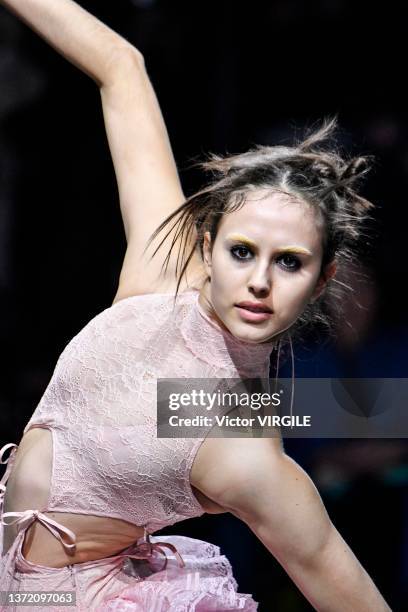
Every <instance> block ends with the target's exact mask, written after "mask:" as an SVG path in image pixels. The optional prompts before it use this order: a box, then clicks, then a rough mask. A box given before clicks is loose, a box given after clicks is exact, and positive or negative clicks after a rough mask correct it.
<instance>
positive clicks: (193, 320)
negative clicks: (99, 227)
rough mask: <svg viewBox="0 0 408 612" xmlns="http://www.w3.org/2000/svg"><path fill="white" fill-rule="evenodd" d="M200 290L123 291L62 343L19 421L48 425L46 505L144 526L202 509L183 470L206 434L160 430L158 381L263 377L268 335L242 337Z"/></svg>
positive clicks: (165, 522)
mask: <svg viewBox="0 0 408 612" xmlns="http://www.w3.org/2000/svg"><path fill="white" fill-rule="evenodd" d="M198 297H199V292H198V291H197V290H191V291H186V292H184V293H181V294H180V295H179V296H178V297H177V300H176V304H175V305H174V296H173V295H172V294H157V293H154V294H145V295H136V296H131V297H128V298H125V299H122V300H120V301H119V302H117V303H115V304H113V305H112V306H110V307H109V308H107V309H105V310H103V311H102V312H101V313H99V314H98V315H97V316H95V317H94V318H93V319H92V320H91V321H90V322H89V323H88V324H87V325H86V326H85V327H84V328H83V329H82V330H81V331H80V332H79V333H78V334H77V335H76V336H74V338H73V339H72V340H71V341H70V342H69V343H68V345H67V346H66V347H65V349H64V350H63V352H62V353H61V355H60V357H59V359H58V361H57V364H56V366H55V369H54V372H53V375H52V378H51V380H50V382H49V384H48V386H47V388H46V390H45V392H44V395H43V396H42V398H41V400H40V402H39V404H38V406H37V407H36V409H35V411H34V413H33V415H32V417H31V418H30V420H29V422H28V423H27V425H26V427H25V429H24V432H26V431H28V429H30V428H31V427H34V426H40V427H46V428H49V429H50V430H51V432H52V439H53V465H52V477H51V485H50V491H49V499H48V503H47V505H46V507H45V508H43V509H42V512H50V511H60V512H72V513H82V514H89V515H98V516H104V517H115V518H119V519H123V520H125V521H129V522H131V523H133V524H136V525H138V526H145V528H146V529H147V530H148V531H149V532H154V531H157V530H159V529H161V528H163V527H165V526H167V525H171V524H174V523H176V522H178V521H180V520H183V519H185V518H189V517H195V516H199V515H201V514H203V513H204V511H203V509H202V507H201V505H200V504H199V503H198V501H197V499H196V497H195V495H194V493H193V490H192V488H191V484H190V477H189V475H190V469H191V466H192V463H193V461H194V458H195V455H196V453H197V451H198V448H199V446H200V444H201V443H202V441H203V439H204V438H188V439H185V438H184V439H183V438H173V439H168V438H157V435H156V393H157V383H156V381H157V379H158V378H180V377H188V378H220V377H223V378H224V377H225V378H238V377H242V378H251V377H268V374H269V355H270V353H271V351H272V349H273V345H274V342H273V341H270V342H266V343H262V344H251V343H248V342H244V341H241V340H238V339H237V338H235V337H234V336H233V335H232V334H231V333H229V332H228V331H226V330H222V329H221V328H220V327H219V326H218V325H217V324H216V323H215V322H214V321H212V320H211V319H210V318H209V317H208V315H207V314H206V313H205V312H204V310H203V309H202V307H201V305H200V304H199V302H198ZM7 446H10V445H7ZM15 450H16V448H15V447H14V448H13V449H12V452H13V451H15ZM11 463H12V462H10V464H11ZM9 467H11V465H10V466H9ZM2 482H4V479H3V480H2ZM4 490H5V487H4V485H3V486H2V491H0V497H1V493H2V492H3V493H4ZM27 512H28V511H27ZM6 514H7V513H5V514H4V515H3V516H5V515H6ZM9 514H18V513H9ZM37 514H38V513H37Z"/></svg>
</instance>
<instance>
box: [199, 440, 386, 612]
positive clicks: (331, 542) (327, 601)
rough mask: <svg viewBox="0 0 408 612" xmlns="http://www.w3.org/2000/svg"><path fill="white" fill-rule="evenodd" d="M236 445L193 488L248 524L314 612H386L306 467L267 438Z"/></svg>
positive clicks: (209, 467)
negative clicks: (316, 611)
mask: <svg viewBox="0 0 408 612" xmlns="http://www.w3.org/2000/svg"><path fill="white" fill-rule="evenodd" d="M223 442H227V440H223ZM228 442H229V440H228ZM270 442H272V440H271V441H270ZM240 446H241V447H242V448H241V450H240V449H239V448H238V447H237V448H235V447H234V448H233V451H234V452H229V451H228V448H229V445H227V444H226V445H225V448H226V450H225V456H220V455H219V454H218V455H217V458H216V460H215V459H214V465H213V469H212V468H211V466H210V465H206V472H205V476H204V477H203V482H200V483H197V484H198V488H199V489H200V490H201V491H202V492H203V493H204V494H206V495H207V496H208V497H210V498H211V499H213V500H214V501H215V502H217V503H219V504H220V505H221V506H223V507H224V508H225V509H227V510H229V511H230V512H231V513H232V514H234V515H235V516H237V517H238V518H240V519H241V520H243V521H244V522H245V523H246V524H247V525H248V526H249V527H250V528H251V530H252V531H253V532H254V533H255V534H256V535H257V537H258V538H259V539H260V540H261V541H262V542H263V543H264V544H265V546H266V547H267V548H268V550H269V551H270V552H271V553H272V554H273V555H274V557H276V559H277V560H278V561H279V563H280V564H281V565H282V566H283V567H284V568H285V570H286V572H287V573H288V574H289V576H290V577H291V578H292V579H293V580H294V582H295V583H296V585H297V586H298V587H299V589H300V590H301V591H302V593H303V594H304V595H305V597H306V598H307V599H308V601H309V602H310V603H311V604H312V605H313V606H314V608H315V609H316V610H318V611H320V612H366V611H367V610H370V612H390V610H391V609H390V607H389V606H388V605H387V603H386V602H385V600H384V599H383V597H382V596H381V594H380V593H379V591H378V589H377V588H376V586H375V584H374V583H373V581H372V580H371V578H370V576H369V575H368V574H367V572H366V571H365V569H364V568H363V567H362V565H361V564H360V562H359V561H358V559H357V558H356V556H355V555H354V554H353V552H352V551H351V549H350V548H349V546H348V545H347V544H346V542H345V541H344V539H343V538H342V537H341V535H340V534H339V532H338V531H337V530H336V528H335V527H334V525H333V524H332V522H331V521H330V518H329V516H328V514H327V512H326V509H325V507H324V505H323V502H322V500H321V498H320V495H319V493H318V491H317V489H316V487H315V485H314V484H313V482H312V480H311V479H310V478H309V476H308V475H307V474H306V472H305V471H304V470H303V469H302V468H301V467H300V466H299V465H298V464H297V463H296V462H295V461H293V459H291V458H290V457H288V456H287V455H286V454H285V453H284V452H280V451H279V450H277V447H276V445H275V446H273V444H272V443H269V444H268V443H267V442H265V441H263V442H258V441H255V440H254V439H247V440H242V441H241V442H240ZM222 453H223V451H221V454H222ZM220 465H222V466H223V469H222V470H220V469H219V466H220Z"/></svg>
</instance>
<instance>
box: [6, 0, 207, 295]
mask: <svg viewBox="0 0 408 612" xmlns="http://www.w3.org/2000/svg"><path fill="white" fill-rule="evenodd" d="M0 2H1V3H2V4H4V5H5V6H6V7H7V8H9V9H10V10H11V11H12V12H14V13H15V14H16V15H17V16H18V17H20V18H21V19H22V20H23V21H24V22H25V23H26V24H27V25H29V26H30V27H31V28H32V29H33V30H34V31H35V32H37V33H38V34H39V35H40V36H41V37H42V38H44V40H46V41H47V42H48V43H49V44H50V45H51V46H52V47H54V49H56V50H57V51H58V52H59V53H60V54H61V55H63V56H64V57H65V58H66V59H67V60H69V61H70V62H71V63H72V64H74V65H75V66H77V67H78V68H80V69H81V70H82V71H83V72H84V73H86V74H87V75H89V76H90V77H91V78H92V79H93V80H94V81H95V83H96V84H97V85H98V87H99V88H100V92H101V99H102V106H103V113H104V120H105V126H106V132H107V137H108V142H109V147H110V151H111V155H112V160H113V164H114V167H115V173H116V178H117V181H118V189H119V197H120V208H121V213H122V219H123V224H124V229H125V234H126V239H127V251H126V255H125V261H124V264H123V267H122V271H121V274H120V279H119V290H118V294H117V296H116V298H117V299H118V297H119V298H120V297H125V296H126V295H130V294H134V293H144V292H149V291H159V290H160V289H161V288H162V287H166V289H167V288H168V289H169V290H171V286H172V285H173V284H174V285H175V283H174V278H175V258H176V255H177V248H175V249H174V251H173V253H174V254H175V255H174V258H173V259H172V260H170V262H169V267H168V272H167V274H166V278H164V277H161V278H160V280H159V272H160V269H161V264H162V261H163V259H164V254H165V253H166V252H167V248H166V247H167V246H168V245H169V244H170V242H171V239H172V235H170V236H169V237H168V239H167V240H166V242H165V243H164V245H163V247H162V249H163V250H161V251H159V253H158V255H157V256H156V257H155V258H154V259H153V260H152V261H149V257H150V255H151V254H152V253H153V251H154V248H155V247H156V246H157V245H158V243H159V241H160V239H161V238H162V237H159V238H156V240H155V241H153V242H152V244H151V246H150V247H149V250H148V251H147V253H146V254H145V255H143V250H144V248H145V246H146V243H147V240H148V238H149V236H150V234H151V233H152V232H153V230H154V229H156V227H157V226H158V225H159V224H160V223H161V222H162V221H163V220H164V218H165V217H167V216H168V215H169V214H170V213H172V212H174V210H175V209H176V208H177V207H178V206H179V205H180V204H181V203H182V202H183V200H184V194H183V191H182V188H181V185H180V180H179V176H178V172H177V168H176V164H175V161H174V157H173V153H172V150H171V146H170V142H169V138H168V134H167V130H166V126H165V124H164V121H163V117H162V113H161V111H160V107H159V104H158V101H157V98H156V95H155V93H154V90H153V87H152V85H151V83H150V80H149V78H148V75H147V73H146V69H145V65H144V60H143V57H142V55H141V53H140V52H139V51H138V50H137V49H135V47H133V46H132V45H131V44H130V43H129V42H128V41H127V40H126V39H124V38H123V37H121V36H120V35H118V34H117V33H115V32H114V31H113V30H111V29H110V28H109V27H108V26H106V25H105V24H103V23H102V22H101V21H99V20H98V19H97V18H95V17H93V16H92V15H90V14H89V13H88V12H87V11H85V10H84V9H82V8H81V7H80V6H79V5H78V4H76V3H75V2H73V1H72V0H57V1H56V0H0ZM160 254H163V255H162V257H160ZM196 263H197V262H196ZM192 266H194V261H192ZM169 279H171V280H169Z"/></svg>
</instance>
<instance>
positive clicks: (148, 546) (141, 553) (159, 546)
mask: <svg viewBox="0 0 408 612" xmlns="http://www.w3.org/2000/svg"><path fill="white" fill-rule="evenodd" d="M164 547H166V548H169V549H170V550H171V551H172V553H173V554H174V556H175V557H176V559H177V561H178V563H179V565H180V567H185V563H184V561H183V557H182V556H181V555H180V553H179V552H178V550H177V548H176V547H175V546H174V544H170V543H169V542H151V541H150V534H149V532H148V531H147V529H146V527H145V528H144V541H143V542H141V543H140V544H137V545H136V552H132V553H122V554H120V555H118V557H130V558H132V559H149V558H150V557H152V556H153V551H154V550H157V551H158V552H159V553H161V554H163V555H164V557H165V559H164V564H163V567H162V568H160V571H163V570H165V569H166V567H167V561H168V558H167V555H166V551H164V550H163V548H164Z"/></svg>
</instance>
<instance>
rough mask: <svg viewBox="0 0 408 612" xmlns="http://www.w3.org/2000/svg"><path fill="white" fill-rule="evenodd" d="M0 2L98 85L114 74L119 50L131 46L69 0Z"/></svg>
mask: <svg viewBox="0 0 408 612" xmlns="http://www.w3.org/2000/svg"><path fill="white" fill-rule="evenodd" d="M1 3H2V4H3V5H4V6H6V7H7V8H9V9H10V10H11V11H12V12H13V13H15V14H16V15H17V16H18V17H20V19H21V20H22V21H24V22H25V23H26V24H27V25H28V26H30V28H31V29H33V30H34V31H35V32H37V34H39V35H40V36H41V37H42V38H43V39H44V40H45V41H46V42H47V43H49V44H50V45H51V46H52V47H54V49H55V50H56V51H58V52H59V53H60V54H61V55H63V56H64V57H65V58H66V59H67V60H68V61H70V62H71V63H72V64H74V65H75V66H77V67H78V68H80V69H81V70H82V71H83V72H85V73H86V74H87V75H88V76H90V77H91V78H92V79H93V80H94V81H95V82H96V83H97V84H98V85H99V86H101V85H103V84H107V83H108V82H109V81H110V80H111V78H114V75H115V73H116V70H117V58H118V53H121V52H122V51H123V50H124V49H127V48H132V47H131V45H130V43H128V42H127V41H126V40H125V39H124V38H123V37H121V36H120V35H118V34H116V32H114V31H113V30H111V29H110V28H109V27H108V26H106V25H105V24H103V23H102V22H101V21H99V20H98V19H96V18H95V17H93V16H92V15H90V14H89V13H88V12H87V11H85V10H84V9H83V8H81V7H80V6H79V5H78V4H76V3H75V2H73V1H72V0H57V1H56V0H1ZM134 53H136V50H134Z"/></svg>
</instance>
